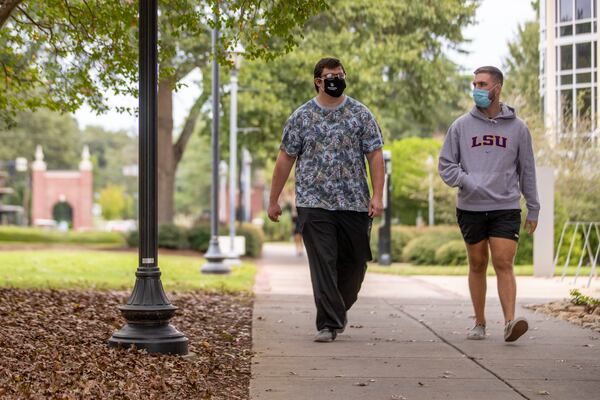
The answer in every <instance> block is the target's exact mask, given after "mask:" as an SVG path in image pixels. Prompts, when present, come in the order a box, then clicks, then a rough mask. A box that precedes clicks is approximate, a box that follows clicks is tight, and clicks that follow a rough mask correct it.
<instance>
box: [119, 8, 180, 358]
mask: <svg viewBox="0 0 600 400" xmlns="http://www.w3.org/2000/svg"><path fill="white" fill-rule="evenodd" d="M139 14H140V15H139V19H140V23H139V26H140V30H139V47H140V52H139V53H140V54H139V57H140V58H139V70H140V72H139V74H140V88H139V89H140V94H139V108H140V110H139V112H140V114H139V141H140V146H139V156H140V179H139V202H140V207H139V208H140V217H139V235H140V248H139V264H138V269H137V271H136V274H135V275H136V281H135V286H134V288H133V292H132V293H131V296H129V299H128V300H127V304H126V305H123V306H120V307H119V309H120V310H121V313H122V314H123V317H124V318H125V319H126V320H127V324H126V325H125V326H124V327H123V328H122V329H120V330H119V331H117V332H115V333H113V335H112V337H111V338H110V339H109V340H108V345H109V346H111V347H130V346H135V347H136V348H137V349H146V350H147V351H149V352H155V353H168V354H180V355H184V354H187V352H188V339H187V338H186V337H185V335H184V334H183V333H181V332H179V331H178V330H177V329H175V328H174V327H173V326H172V325H169V320H170V319H171V317H173V315H174V314H175V310H176V309H177V307H175V306H173V305H172V304H171V303H170V302H169V299H168V298H167V296H166V294H165V292H164V290H163V286H162V282H161V280H160V269H159V267H158V251H157V231H158V229H157V227H158V213H157V191H156V188H157V173H156V171H157V167H156V166H157V86H158V85H157V82H158V68H157V36H158V23H157V20H158V7H157V0H147V1H140V3H139Z"/></svg>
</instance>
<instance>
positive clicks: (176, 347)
mask: <svg viewBox="0 0 600 400" xmlns="http://www.w3.org/2000/svg"><path fill="white" fill-rule="evenodd" d="M108 345H109V346H110V347H124V348H129V347H132V346H135V348H136V349H145V350H147V351H148V352H149V353H161V354H176V355H186V354H188V338H186V337H185V335H184V334H183V333H181V332H179V331H178V330H177V329H175V327H174V326H173V325H171V324H163V325H153V326H148V325H135V324H127V325H125V326H124V327H123V328H121V329H120V330H118V331H116V332H115V333H113V335H112V337H111V338H110V339H108Z"/></svg>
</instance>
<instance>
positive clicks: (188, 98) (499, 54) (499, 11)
mask: <svg viewBox="0 0 600 400" xmlns="http://www.w3.org/2000/svg"><path fill="white" fill-rule="evenodd" d="M542 1H543V0H542ZM530 3H531V2H530V0H483V1H482V2H481V5H480V6H479V8H478V10H477V14H476V16H475V20H476V23H475V24H474V25H471V26H469V27H467V28H466V29H465V30H464V36H465V38H466V39H469V40H471V42H469V43H465V44H464V45H463V49H465V50H467V51H469V54H466V55H463V54H459V53H452V54H450V58H451V59H452V60H453V61H455V62H456V63H457V64H458V65H460V66H461V68H462V69H463V70H464V71H465V72H467V73H469V72H472V71H474V70H475V69H476V68H477V67H479V66H482V65H494V66H497V67H499V68H501V67H502V59H503V58H504V57H506V55H507V54H508V45H507V43H508V41H510V40H512V39H514V38H515V36H516V33H517V27H518V26H519V24H522V23H524V22H526V21H531V20H533V19H535V18H536V15H535V12H534V11H533V8H532V7H531V4H530ZM242 68H243V65H242ZM200 78H201V77H200V74H199V73H198V72H196V73H193V74H192V75H191V76H189V77H188V78H187V79H186V80H185V82H184V83H186V84H187V87H185V88H183V89H181V90H180V91H178V92H177V93H176V94H175V97H174V99H173V114H174V115H173V118H174V124H175V127H181V126H182V125H183V121H184V120H185V117H186V115H187V112H188V111H189V109H190V107H191V106H192V102H193V101H194V99H195V98H196V97H197V96H198V95H199V92H200V90H199V87H200V84H199V80H200ZM109 102H110V105H111V106H112V107H117V106H123V105H125V106H129V107H135V106H136V105H137V101H136V100H135V99H133V98H125V97H111V98H110V100H109ZM75 118H76V119H77V121H78V123H79V126H80V127H81V128H84V127H85V126H87V125H100V126H103V127H104V128H105V129H108V130H121V129H122V130H126V131H128V132H136V131H137V119H136V118H135V117H133V116H130V115H127V114H119V113H117V112H115V111H112V112H108V113H106V114H103V115H99V116H97V115H95V114H94V113H93V112H91V111H90V109H89V108H88V107H83V108H81V109H80V110H79V111H77V112H76V113H75Z"/></svg>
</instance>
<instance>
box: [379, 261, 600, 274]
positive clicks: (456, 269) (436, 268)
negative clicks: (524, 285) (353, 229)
mask: <svg viewBox="0 0 600 400" xmlns="http://www.w3.org/2000/svg"><path fill="white" fill-rule="evenodd" d="M514 270H515V275H517V276H533V265H515V267H514ZM576 270H577V267H576V266H573V267H568V268H567V276H575V271H576ZM369 271H370V272H375V273H380V274H390V275H407V276H408V275H467V273H468V271H469V267H468V266H466V265H459V266H441V265H412V264H398V263H395V264H392V265H391V266H390V267H380V266H379V265H377V264H373V263H371V264H369ZM599 272H600V271H599ZM487 274H488V275H489V276H494V275H496V273H495V272H494V268H493V267H492V266H491V265H490V266H489V267H488V271H487ZM589 274H590V268H589V267H582V268H581V271H579V276H581V277H583V276H589ZM555 275H556V276H561V275H562V266H560V268H559V267H557V268H556V274H555Z"/></svg>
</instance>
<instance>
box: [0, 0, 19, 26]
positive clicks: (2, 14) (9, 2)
mask: <svg viewBox="0 0 600 400" xmlns="http://www.w3.org/2000/svg"><path fill="white" fill-rule="evenodd" d="M21 1H23V0H0V28H2V27H3V26H4V23H5V22H6V20H8V17H10V13H11V12H13V10H14V9H15V7H16V6H18V5H19V3H20V2H21Z"/></svg>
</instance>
